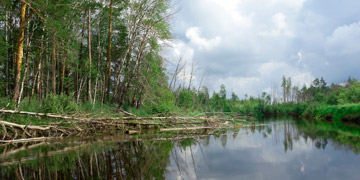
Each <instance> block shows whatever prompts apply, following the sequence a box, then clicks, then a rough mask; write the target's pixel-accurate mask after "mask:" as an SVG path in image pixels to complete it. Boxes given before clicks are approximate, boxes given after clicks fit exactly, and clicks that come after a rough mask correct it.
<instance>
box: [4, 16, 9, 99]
mask: <svg viewBox="0 0 360 180" xmlns="http://www.w3.org/2000/svg"><path fill="white" fill-rule="evenodd" d="M8 24H9V22H8V11H6V12H5V44H6V60H5V96H8V95H9V51H8V43H9V42H8V41H9V40H8V26H9V25H8Z"/></svg>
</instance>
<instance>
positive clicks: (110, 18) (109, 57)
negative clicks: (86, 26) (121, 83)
mask: <svg viewBox="0 0 360 180" xmlns="http://www.w3.org/2000/svg"><path fill="white" fill-rule="evenodd" d="M112 4H113V0H110V17H109V47H108V67H107V68H108V69H107V91H106V99H107V101H109V99H110V88H111V31H112Z"/></svg>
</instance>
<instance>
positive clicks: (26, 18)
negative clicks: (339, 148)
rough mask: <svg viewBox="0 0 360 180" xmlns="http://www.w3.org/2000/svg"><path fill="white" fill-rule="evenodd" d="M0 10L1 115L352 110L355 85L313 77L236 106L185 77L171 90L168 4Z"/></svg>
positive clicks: (36, 5)
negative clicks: (21, 112) (165, 49)
mask: <svg viewBox="0 0 360 180" xmlns="http://www.w3.org/2000/svg"><path fill="white" fill-rule="evenodd" d="M0 8H1V10H0V12H1V13H0V29H1V31H0V81H1V82H2V83H1V84H0V99H1V101H0V107H5V108H7V109H15V110H24V111H31V112H42V113H57V114H79V113H80V114H81V113H94V114H99V113H100V114H101V113H105V114H106V112H109V113H110V112H111V113H114V112H118V111H119V110H126V111H129V112H132V113H134V114H137V115H150V114H159V113H160V114H163V115H166V114H169V113H173V112H180V113H182V114H188V115H191V114H194V113H195V114H196V113H201V112H225V113H237V114H242V115H252V116H269V115H296V116H301V115H302V116H305V115H309V114H314V113H315V114H316V112H318V111H320V110H318V109H323V110H324V109H339V108H340V109H341V108H345V109H346V111H347V110H348V111H349V112H348V113H345V114H354V113H353V112H356V111H357V110H358V109H359V108H360V106H359V105H358V103H359V101H360V83H359V82H358V81H357V80H356V79H355V78H349V79H348V81H347V82H344V83H342V84H331V85H328V84H327V83H326V81H325V80H324V78H322V77H321V78H316V79H315V80H314V81H313V82H312V84H311V85H310V86H309V87H307V86H306V85H304V86H302V87H298V86H295V85H292V83H291V77H287V78H286V77H285V76H283V77H282V84H281V88H273V92H271V93H266V92H264V93H262V94H259V95H258V96H257V97H253V96H250V97H248V95H245V98H242V99H240V98H239V96H238V95H237V94H235V93H234V92H232V93H231V96H230V97H228V96H227V95H228V94H230V93H228V92H227V90H226V85H221V86H220V91H219V92H215V91H214V92H212V93H211V92H209V89H208V88H207V87H206V86H204V85H202V82H200V84H198V85H197V87H195V86H194V85H193V84H191V81H192V79H191V78H192V77H190V79H189V84H185V83H183V84H181V83H177V84H176V76H177V75H178V73H179V72H180V70H179V69H178V68H179V64H178V67H177V68H176V70H175V72H174V73H173V76H172V77H169V75H168V74H169V73H167V72H166V68H165V65H164V61H165V59H164V58H163V57H162V55H161V50H162V49H163V47H164V46H166V42H167V41H168V40H171V39H172V38H173V37H172V34H171V28H170V27H171V25H170V22H171V18H172V16H173V15H174V13H176V10H174V8H172V5H171V1H169V0H149V1H142V0H109V1H93V0H88V1H77V0H75V1H70V0H60V1H58V0H57V1H51V0H34V1H26V0H19V1H15V0H5V1H2V2H1V6H0ZM278 91H280V92H278ZM354 109H355V110H354ZM324 111H326V110H324ZM334 111H335V110H334ZM315 114H314V115H315ZM324 114H333V112H332V111H331V112H326V113H325V112H324ZM324 114H321V115H324ZM341 116H344V114H343V115H341ZM355 119H356V118H355Z"/></svg>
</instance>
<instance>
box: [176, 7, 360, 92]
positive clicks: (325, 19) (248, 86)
mask: <svg viewBox="0 0 360 180" xmlns="http://www.w3.org/2000/svg"><path fill="white" fill-rule="evenodd" d="M179 4H181V8H182V9H181V11H180V12H179V13H178V14H177V15H176V18H175V19H176V20H175V22H176V24H175V26H174V33H175V35H174V36H175V37H178V38H179V39H176V40H174V41H175V42H176V43H180V42H181V43H180V44H182V45H184V46H186V49H189V52H192V53H189V54H191V58H190V57H189V58H188V59H192V60H194V59H196V61H197V64H198V66H199V67H203V68H204V69H208V71H207V76H206V79H207V81H206V82H205V84H204V85H206V86H208V87H209V90H210V91H213V90H216V91H218V90H219V86H220V84H225V86H226V89H227V91H228V92H229V93H231V91H234V92H235V93H237V94H238V95H239V96H243V95H244V94H245V93H247V94H250V95H253V96H257V94H259V93H261V92H262V91H263V90H266V91H268V90H269V87H271V86H273V85H274V84H281V83H280V81H281V77H282V76H283V75H285V76H286V77H292V78H293V82H294V83H293V84H296V85H297V84H299V85H300V86H302V85H303V84H304V83H305V84H307V85H309V84H310V83H311V81H312V80H313V78H314V76H316V77H321V76H324V78H325V79H326V81H327V82H329V84H330V83H331V82H335V83H337V82H339V79H340V80H343V79H346V77H348V76H349V75H350V76H354V77H357V76H358V75H359V74H358V70H356V68H355V67H358V66H354V65H353V64H358V57H359V56H360V43H358V42H359V41H360V22H357V21H359V19H358V16H357V15H358V10H357V9H356V8H355V7H358V5H359V4H360V3H359V1H355V0H349V1H346V2H344V3H342V4H341V8H338V7H339V6H340V5H339V3H335V2H329V3H323V2H319V1H308V0H226V1H224V0H201V1H193V0H181V1H179ZM334 11H336V12H337V13H334ZM352 22H356V23H352ZM181 49H182V48H180V47H179V48H177V49H175V51H176V52H177V54H179V52H181ZM175 59H177V58H175ZM343 62H346V63H343ZM189 65H191V63H189ZM187 69H189V68H187ZM186 71H187V72H189V71H190V70H186Z"/></svg>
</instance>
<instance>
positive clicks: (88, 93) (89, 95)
mask: <svg viewBox="0 0 360 180" xmlns="http://www.w3.org/2000/svg"><path fill="white" fill-rule="evenodd" d="M89 3H90V0H89ZM87 20H88V38H87V45H88V58H89V74H88V84H87V85H88V87H87V98H88V101H89V102H91V68H92V67H91V61H92V59H91V8H90V7H88V19H87Z"/></svg>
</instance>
